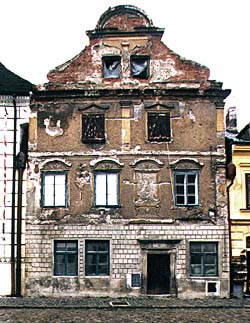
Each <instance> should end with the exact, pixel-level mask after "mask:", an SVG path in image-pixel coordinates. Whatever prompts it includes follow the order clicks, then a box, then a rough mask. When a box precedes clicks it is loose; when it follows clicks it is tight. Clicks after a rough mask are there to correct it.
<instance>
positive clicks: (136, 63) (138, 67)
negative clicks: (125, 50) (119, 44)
mask: <svg viewBox="0 0 250 323" xmlns="http://www.w3.org/2000/svg"><path fill="white" fill-rule="evenodd" d="M131 69H132V77H135V78H140V79H147V78H148V76H149V57H147V56H132V57H131Z"/></svg>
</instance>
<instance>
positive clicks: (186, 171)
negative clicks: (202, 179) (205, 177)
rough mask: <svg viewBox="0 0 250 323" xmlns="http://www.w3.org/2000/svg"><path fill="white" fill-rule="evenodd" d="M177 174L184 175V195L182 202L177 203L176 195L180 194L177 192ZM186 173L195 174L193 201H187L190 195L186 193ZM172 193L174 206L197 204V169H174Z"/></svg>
mask: <svg viewBox="0 0 250 323" xmlns="http://www.w3.org/2000/svg"><path fill="white" fill-rule="evenodd" d="M178 175H184V182H183V184H182V185H183V187H184V192H183V197H184V203H178V202H177V197H178V196H180V195H182V194H180V193H177V187H178V184H177V181H176V177H177V176H178ZM188 175H195V183H194V186H195V192H194V194H193V195H194V197H195V202H194V203H188V197H189V196H190V195H191V194H190V193H188ZM174 184H175V185H174V195H175V205H176V206H198V205H199V195H200V194H199V171H197V170H176V171H175V172H174Z"/></svg>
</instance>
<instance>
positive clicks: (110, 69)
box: [102, 56, 121, 78]
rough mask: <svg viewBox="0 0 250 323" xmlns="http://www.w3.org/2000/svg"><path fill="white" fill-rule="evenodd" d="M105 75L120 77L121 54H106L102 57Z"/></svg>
mask: <svg viewBox="0 0 250 323" xmlns="http://www.w3.org/2000/svg"><path fill="white" fill-rule="evenodd" d="M102 64H103V77H104V78H119V77H120V65H121V58H120V57H119V56H106V57H103V58H102Z"/></svg>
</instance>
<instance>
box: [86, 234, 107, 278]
mask: <svg viewBox="0 0 250 323" xmlns="http://www.w3.org/2000/svg"><path fill="white" fill-rule="evenodd" d="M109 254H110V250H109V241H107V240H87V241H86V242H85V274H86V276H108V275H109V267H110V266H109Z"/></svg>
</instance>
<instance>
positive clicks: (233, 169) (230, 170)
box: [227, 162, 236, 295]
mask: <svg viewBox="0 0 250 323" xmlns="http://www.w3.org/2000/svg"><path fill="white" fill-rule="evenodd" d="M227 170H228V178H229V179H230V180H231V182H230V184H229V185H228V186H227V205H228V211H227V214H228V218H227V221H228V236H229V275H230V282H229V284H230V285H229V286H230V295H232V292H233V273H232V236H231V212H230V195H229V193H230V188H231V186H232V185H233V184H234V179H235V176H236V167H235V165H234V164H233V163H232V162H231V163H230V164H229V165H228V169H227Z"/></svg>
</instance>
